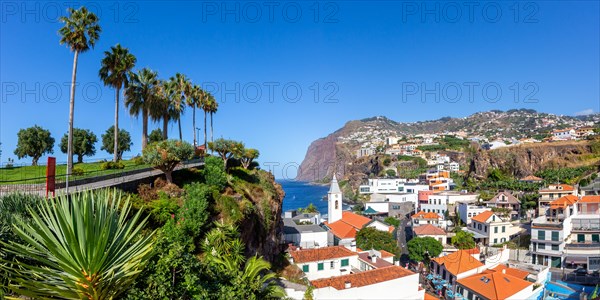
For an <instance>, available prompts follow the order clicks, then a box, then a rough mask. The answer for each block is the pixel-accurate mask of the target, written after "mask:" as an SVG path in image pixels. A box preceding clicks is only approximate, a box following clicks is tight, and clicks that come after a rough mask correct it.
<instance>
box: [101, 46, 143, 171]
mask: <svg viewBox="0 0 600 300" xmlns="http://www.w3.org/2000/svg"><path fill="white" fill-rule="evenodd" d="M110 50H111V51H110V52H109V51H104V58H103V59H102V62H101V65H102V66H101V67H100V71H99V72H98V75H99V76H100V79H102V81H103V82H104V85H106V86H111V87H114V88H115V91H116V93H115V138H114V140H115V143H114V157H113V161H114V162H117V160H118V156H117V152H118V151H117V150H118V140H119V94H120V91H121V88H122V87H123V86H125V87H127V85H128V81H129V73H130V72H131V69H133V67H134V66H135V62H136V61H137V60H136V58H135V56H133V54H131V53H129V50H128V49H127V48H123V47H121V45H120V44H117V45H116V46H114V47H111V48H110Z"/></svg>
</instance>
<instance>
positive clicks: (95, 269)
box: [0, 190, 154, 299]
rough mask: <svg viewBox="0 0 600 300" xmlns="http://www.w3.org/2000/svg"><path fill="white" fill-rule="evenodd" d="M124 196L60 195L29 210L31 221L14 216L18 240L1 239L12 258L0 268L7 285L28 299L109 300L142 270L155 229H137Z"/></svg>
mask: <svg viewBox="0 0 600 300" xmlns="http://www.w3.org/2000/svg"><path fill="white" fill-rule="evenodd" d="M130 209H131V205H130V204H129V198H126V199H125V200H122V197H121V195H120V193H117V192H116V191H115V190H101V191H96V192H82V193H78V194H74V195H71V197H70V198H69V197H67V196H60V197H57V198H55V199H53V200H48V201H43V202H42V204H40V205H39V207H38V208H37V210H36V209H32V208H29V212H30V214H31V221H29V222H27V223H26V222H24V221H22V220H16V224H15V225H14V231H15V233H16V234H17V235H18V236H19V237H20V238H21V239H22V240H23V241H24V242H22V243H16V242H10V243H4V242H2V248H4V250H5V251H7V252H10V253H12V254H14V255H16V256H17V260H16V264H14V265H13V264H6V265H5V266H3V267H2V266H0V268H5V271H6V272H7V273H8V274H9V276H10V279H11V283H10V284H9V286H8V289H9V290H10V291H11V292H13V293H14V294H16V295H22V296H27V297H32V298H36V299H37V298H41V299H47V298H62V299H113V298H115V297H116V296H118V295H119V294H121V293H122V292H123V291H125V290H127V289H128V288H129V286H130V285H131V284H132V282H133V281H134V280H135V278H136V277H137V276H138V275H139V274H140V272H141V271H142V270H143V268H144V266H145V264H146V262H147V261H148V258H149V256H150V253H151V250H152V236H153V235H154V232H152V233H150V234H147V235H144V234H142V233H141V231H142V229H143V228H144V224H145V223H146V219H144V220H141V221H140V216H141V215H140V212H139V211H138V212H137V213H136V214H135V215H133V217H131V218H130V219H128V215H129V213H130Z"/></svg>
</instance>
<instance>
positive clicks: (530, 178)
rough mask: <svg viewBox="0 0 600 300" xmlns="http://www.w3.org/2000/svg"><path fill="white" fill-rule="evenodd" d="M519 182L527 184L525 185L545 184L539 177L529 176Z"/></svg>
mask: <svg viewBox="0 0 600 300" xmlns="http://www.w3.org/2000/svg"><path fill="white" fill-rule="evenodd" d="M519 181H521V182H525V183H542V182H544V179H543V178H539V177H537V176H533V175H529V176H525V177H523V178H521V179H519Z"/></svg>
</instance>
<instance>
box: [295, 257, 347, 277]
mask: <svg viewBox="0 0 600 300" xmlns="http://www.w3.org/2000/svg"><path fill="white" fill-rule="evenodd" d="M296 265H298V267H299V268H300V269H301V270H302V271H303V272H304V274H306V278H308V280H315V279H320V278H329V277H333V276H340V275H347V274H350V269H351V268H352V266H358V254H356V255H353V256H348V257H340V258H333V259H327V258H326V259H323V260H321V261H311V262H306V263H299V264H296Z"/></svg>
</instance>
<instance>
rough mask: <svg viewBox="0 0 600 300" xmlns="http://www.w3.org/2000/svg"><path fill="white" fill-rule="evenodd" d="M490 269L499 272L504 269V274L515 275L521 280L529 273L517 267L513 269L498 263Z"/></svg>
mask: <svg viewBox="0 0 600 300" xmlns="http://www.w3.org/2000/svg"><path fill="white" fill-rule="evenodd" d="M492 270H494V271H496V272H500V273H502V270H505V272H506V274H508V275H511V276H515V277H517V278H519V279H523V280H525V278H527V276H528V275H529V272H527V271H523V270H519V269H515V268H509V267H507V266H505V265H498V266H496V267H495V268H493V269H492Z"/></svg>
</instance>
